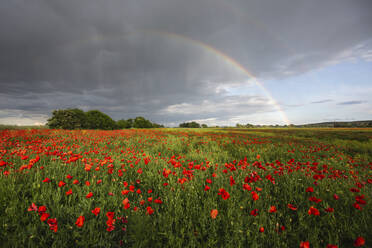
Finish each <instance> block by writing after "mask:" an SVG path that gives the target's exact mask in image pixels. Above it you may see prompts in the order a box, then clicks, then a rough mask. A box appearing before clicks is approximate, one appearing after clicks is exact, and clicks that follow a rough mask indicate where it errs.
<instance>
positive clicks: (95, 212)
mask: <svg viewBox="0 0 372 248" xmlns="http://www.w3.org/2000/svg"><path fill="white" fill-rule="evenodd" d="M100 211H101V209H100V208H95V209H93V210H92V213H93V214H94V215H95V216H98V214H99V212H100Z"/></svg>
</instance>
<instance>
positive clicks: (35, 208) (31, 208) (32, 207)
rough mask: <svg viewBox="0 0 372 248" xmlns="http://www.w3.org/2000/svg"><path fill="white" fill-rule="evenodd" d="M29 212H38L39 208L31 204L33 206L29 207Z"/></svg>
mask: <svg viewBox="0 0 372 248" xmlns="http://www.w3.org/2000/svg"><path fill="white" fill-rule="evenodd" d="M27 211H35V212H36V211H37V206H36V204H35V203H31V206H29V207H28V209H27Z"/></svg>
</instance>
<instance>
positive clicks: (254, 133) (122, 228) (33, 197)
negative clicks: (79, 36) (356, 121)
mask: <svg viewBox="0 0 372 248" xmlns="http://www.w3.org/2000/svg"><path fill="white" fill-rule="evenodd" d="M0 173H1V174H0V246H2V247H353V246H363V245H364V247H372V202H371V197H372V129H296V128H293V129H236V128H231V129H148V130H144V129H129V130H117V131H92V130H75V131H66V130H49V129H38V130H1V131H0Z"/></svg>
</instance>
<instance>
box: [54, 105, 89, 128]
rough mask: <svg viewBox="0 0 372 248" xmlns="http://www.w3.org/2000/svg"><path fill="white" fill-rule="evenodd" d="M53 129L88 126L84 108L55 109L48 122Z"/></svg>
mask: <svg viewBox="0 0 372 248" xmlns="http://www.w3.org/2000/svg"><path fill="white" fill-rule="evenodd" d="M47 125H48V127H49V128H52V129H59V128H62V129H84V128H86V127H87V117H86V115H85V113H84V111H83V110H80V109H64V110H54V111H53V113H52V117H51V118H50V119H48V123H47Z"/></svg>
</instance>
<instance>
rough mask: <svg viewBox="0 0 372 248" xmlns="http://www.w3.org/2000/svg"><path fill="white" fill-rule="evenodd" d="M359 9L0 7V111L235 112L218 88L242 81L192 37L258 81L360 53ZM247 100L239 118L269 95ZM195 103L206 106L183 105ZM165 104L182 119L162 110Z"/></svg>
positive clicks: (198, 4)
mask: <svg viewBox="0 0 372 248" xmlns="http://www.w3.org/2000/svg"><path fill="white" fill-rule="evenodd" d="M371 7H372V4H371V2H370V1H368V0H365V1H363V0H357V1H348V0H332V1H305V0H303V1H297V0H293V1H288V0H284V1H261V0H260V1H258V0H257V1H245V0H244V1H243V0H233V1H224V0H188V1H174V0H152V1H145V0H136V1H129V0H123V1H119V0H117V1H111V0H109V1H94V0H82V1H77V0H64V1H57V0H48V1H47V0H35V1H25V0H23V1H22V0H14V1H3V2H1V3H0V31H1V36H0V55H1V56H0V94H1V99H0V109H6V110H7V111H8V112H9V111H11V110H14V111H18V112H19V111H23V112H25V111H26V112H27V113H29V114H30V115H33V116H34V117H35V116H39V115H42V114H45V113H50V111H51V110H53V109H56V108H67V107H80V108H82V109H85V110H88V109H100V110H102V111H104V112H106V113H108V114H109V115H111V116H112V117H114V118H115V119H119V118H129V117H134V116H137V115H145V116H146V117H148V118H150V119H151V118H152V119H153V120H154V121H157V122H164V121H166V120H168V119H169V120H170V119H171V120H170V121H177V119H176V118H181V117H182V119H187V118H192V119H197V118H220V117H221V116H223V115H226V114H228V113H233V115H239V113H238V112H237V111H235V110H236V109H237V108H236V106H237V105H236V104H235V103H232V102H231V99H230V98H229V97H227V96H226V94H225V93H226V92H225V91H223V90H219V88H218V87H220V86H221V85H226V84H236V83H239V82H242V81H245V80H246V79H247V76H246V75H245V74H244V73H242V72H241V71H239V70H237V69H236V68H234V66H232V65H231V64H229V63H228V62H226V61H225V60H224V59H223V58H222V57H221V56H218V55H216V54H215V53H214V52H212V51H211V49H209V50H208V49H205V47H203V45H201V43H197V42H193V41H192V40H195V41H200V42H203V43H205V44H208V45H210V46H212V47H214V48H216V49H218V50H220V51H221V52H223V53H225V54H227V55H229V56H230V57H232V58H233V59H235V60H237V61H238V62H239V63H241V64H242V65H243V66H244V67H246V68H248V69H249V71H250V72H252V73H253V74H255V75H257V76H259V77H261V78H264V79H265V78H280V77H286V76H287V75H293V74H299V73H303V72H306V71H309V70H312V69H314V68H319V67H321V66H323V65H324V64H327V63H332V62H337V61H338V60H342V59H347V58H349V57H353V56H357V55H358V54H357V55H356V53H357V52H358V51H360V50H363V49H367V46H368V45H369V43H368V40H370V39H371V38H372V35H371V34H372V25H370V24H371V23H372V14H371V12H370V9H371ZM170 34H177V35H170ZM182 37H184V38H182ZM250 99H256V100H257V98H256V97H255V96H254V95H251V96H246V97H245V98H240V100H241V101H242V103H240V105H239V109H241V111H243V112H244V111H249V112H250V113H256V112H260V111H272V108H271V107H268V106H267V103H268V102H269V99H268V100H267V101H266V104H261V105H258V104H256V103H255V102H252V101H250ZM203 100H206V101H207V103H210V104H211V105H212V107H206V106H204V105H203V106H204V107H202V108H197V107H196V108H192V107H190V106H197V105H198V104H203ZM229 104H230V105H229ZM172 106H173V109H174V108H175V107H174V106H178V108H180V107H182V106H183V107H185V108H184V109H179V111H181V112H182V111H183V112H184V114H183V115H182V116H180V115H179V114H177V113H173V114H172V113H170V112H169V110H170V109H172ZM213 106H220V108H221V107H222V106H225V107H224V108H223V111H222V110H217V109H213ZM190 109H192V113H189V112H187V111H189V110H190ZM167 110H168V112H167ZM206 110H208V111H206ZM18 112H17V113H18ZM23 112H22V113H23ZM187 113H188V114H187ZM169 115H172V117H169ZM229 116H231V117H233V116H232V115H231V114H230V115H229ZM39 117H40V116H39ZM35 118H36V117H35Z"/></svg>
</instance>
